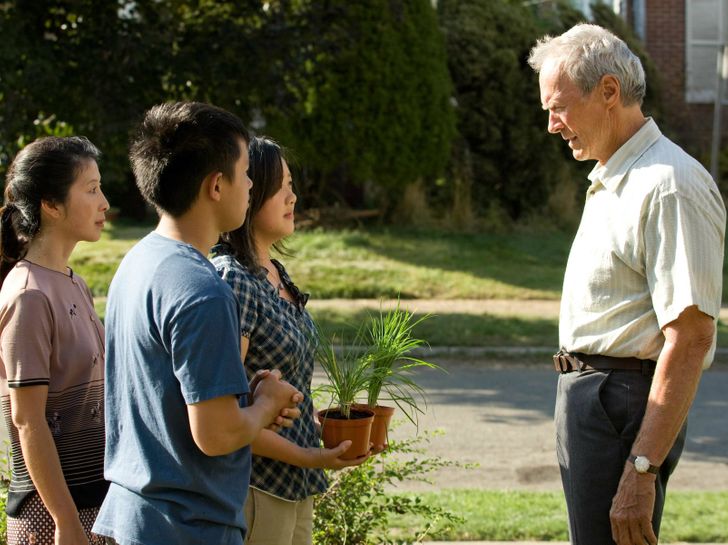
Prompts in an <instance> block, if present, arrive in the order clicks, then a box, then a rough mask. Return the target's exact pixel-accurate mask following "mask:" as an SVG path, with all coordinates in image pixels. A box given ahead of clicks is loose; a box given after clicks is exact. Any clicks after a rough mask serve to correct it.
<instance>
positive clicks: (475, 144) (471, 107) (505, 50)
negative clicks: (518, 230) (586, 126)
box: [438, 0, 564, 220]
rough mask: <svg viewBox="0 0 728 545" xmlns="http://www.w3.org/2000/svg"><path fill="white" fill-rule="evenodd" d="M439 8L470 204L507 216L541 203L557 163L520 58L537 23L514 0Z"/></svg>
mask: <svg viewBox="0 0 728 545" xmlns="http://www.w3.org/2000/svg"><path fill="white" fill-rule="evenodd" d="M438 9H439V15H440V22H441V25H442V28H443V31H444V33H445V37H446V44H447V52H448V65H449V68H450V74H451V77H452V80H453V83H454V85H455V96H456V99H457V104H458V108H457V109H458V130H459V132H460V134H461V136H462V138H463V141H462V145H463V146H465V147H466V149H467V153H463V154H461V156H460V157H456V160H459V161H463V160H466V161H470V163H471V164H470V166H469V167H467V168H465V169H464V170H466V171H468V172H471V173H472V174H471V176H472V194H473V199H474V200H475V202H476V206H477V207H478V208H479V209H480V212H481V213H482V212H484V211H486V210H487V209H488V208H490V207H493V206H494V205H495V206H496V207H499V208H501V209H503V210H504V211H505V212H506V213H507V214H508V216H509V217H510V218H511V219H513V220H518V219H522V218H523V217H525V216H526V215H527V214H528V213H530V212H532V211H534V210H542V209H543V208H544V205H545V203H546V202H547V200H548V194H549V191H550V190H551V189H552V188H553V186H554V185H555V184H556V183H557V182H558V181H559V176H561V175H563V165H564V157H563V152H562V151H561V150H560V149H559V148H558V144H559V142H558V141H557V140H556V139H555V138H553V136H551V135H549V134H548V133H547V131H546V115H545V114H544V113H543V112H542V111H541V105H540V98H539V90H538V78H537V77H536V75H535V74H534V73H533V71H532V70H531V68H530V67H529V66H528V65H527V63H526V59H527V57H528V53H529V51H530V48H531V47H532V46H533V44H534V43H535V41H536V39H537V38H538V37H539V36H541V35H542V34H543V28H542V27H540V26H539V24H538V20H537V19H536V17H535V16H534V15H533V13H532V12H531V11H530V10H529V9H528V8H526V7H524V6H523V3H522V2H520V1H516V0H441V1H440V2H439V3H438ZM460 168H461V169H463V167H460Z"/></svg>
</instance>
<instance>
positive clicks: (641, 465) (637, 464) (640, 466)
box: [634, 456, 650, 473]
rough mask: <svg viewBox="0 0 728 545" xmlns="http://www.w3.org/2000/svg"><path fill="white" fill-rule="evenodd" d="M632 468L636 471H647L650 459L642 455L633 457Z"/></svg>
mask: <svg viewBox="0 0 728 545" xmlns="http://www.w3.org/2000/svg"><path fill="white" fill-rule="evenodd" d="M634 468H635V469H636V470H637V473H647V470H648V469H650V461H649V460H648V459H647V458H646V457H644V456H637V458H635V459H634Z"/></svg>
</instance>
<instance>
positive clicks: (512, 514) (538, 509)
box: [392, 490, 728, 543]
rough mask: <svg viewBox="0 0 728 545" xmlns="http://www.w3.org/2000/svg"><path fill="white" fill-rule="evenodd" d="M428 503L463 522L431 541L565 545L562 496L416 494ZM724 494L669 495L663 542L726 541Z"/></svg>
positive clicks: (401, 531) (727, 501)
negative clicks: (556, 543) (552, 544)
mask: <svg viewBox="0 0 728 545" xmlns="http://www.w3.org/2000/svg"><path fill="white" fill-rule="evenodd" d="M418 496H421V497H422V498H423V500H424V501H425V502H427V503H431V504H434V505H438V506H441V507H444V508H446V509H448V510H450V511H453V512H455V513H457V514H459V515H460V516H462V517H463V519H464V520H465V522H464V523H463V524H462V525H460V526H458V527H457V528H452V529H444V530H436V531H435V532H434V533H433V534H431V535H430V536H429V539H432V540H445V541H456V540H463V541H475V540H486V541H510V540H536V541H568V535H567V527H566V508H565V504H564V500H563V496H562V494H561V493H560V492H513V491H492V490H439V491H437V492H429V493H418ZM726 505H728V492H671V493H669V494H668V497H667V502H666V504H665V514H664V516H663V519H662V520H663V523H662V529H661V532H660V542H661V543H673V542H677V541H685V542H689V543H705V542H714V543H724V542H728V509H726ZM392 522H393V529H392V533H393V536H394V535H396V536H397V537H401V538H404V539H407V538H411V537H412V536H414V535H416V533H417V530H418V529H421V527H422V524H423V521H421V520H417V519H414V518H406V517H397V518H395V519H394V520H393V521H392Z"/></svg>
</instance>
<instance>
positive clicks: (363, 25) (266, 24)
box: [0, 0, 659, 228]
mask: <svg viewBox="0 0 728 545" xmlns="http://www.w3.org/2000/svg"><path fill="white" fill-rule="evenodd" d="M526 5H528V6H531V7H525V6H526ZM594 13H595V15H596V17H597V20H598V22H599V23H601V24H604V25H605V26H610V27H613V28H614V29H615V31H617V32H618V33H620V34H624V35H628V34H629V31H628V29H627V27H626V26H625V25H623V24H622V21H621V19H619V18H618V17H616V16H614V15H613V14H612V15H610V13H609V11H608V10H607V9H598V8H597V9H595V11H594ZM582 18H583V17H582V16H581V14H580V13H579V12H577V11H574V10H573V9H571V8H569V7H568V6H567V4H566V2H564V1H563V0H553V1H550V2H542V3H535V4H534V3H525V2H522V1H520V0H440V1H439V2H438V3H437V8H436V9H435V8H433V6H432V3H431V2H430V0H371V1H368V2H359V1H357V2H351V1H347V0H328V1H326V2H315V1H314V0H270V1H263V0H235V1H232V0H229V1H224V0H196V1H193V0H134V1H131V0H117V1H116V2H112V1H107V0H35V1H33V2H29V1H25V0H8V1H4V2H2V3H0V32H2V35H3V38H4V39H3V41H2V44H0V62H1V63H2V66H3V70H2V73H0V174H3V173H4V170H5V169H6V168H7V164H8V162H9V161H10V159H11V158H12V156H13V155H14V154H15V153H16V152H17V150H18V149H20V148H21V147H22V146H23V145H25V144H26V143H28V142H29V141H31V140H32V139H33V138H36V137H38V136H42V135H46V134H61V135H63V134H74V133H75V134H85V135H87V136H88V137H89V138H91V140H92V141H94V142H95V143H96V144H97V145H98V146H99V147H100V148H101V149H102V151H103V152H104V154H105V157H104V161H103V163H102V165H101V168H102V174H103V176H104V184H105V188H106V189H107V192H108V193H109V197H110V200H111V202H112V204H114V205H116V206H117V207H120V208H121V209H122V213H123V214H124V215H127V216H142V215H144V214H145V207H144V206H143V205H142V202H141V200H140V198H139V195H138V192H137V190H136V188H135V186H134V184H133V179H132V177H131V174H130V172H129V168H128V163H127V159H126V154H127V142H128V139H129V136H130V133H131V131H132V130H133V129H134V126H135V125H136V124H137V123H138V121H139V120H140V119H141V116H142V115H143V113H144V111H145V110H146V109H147V108H149V107H150V106H151V105H152V104H155V103H158V102H161V101H166V100H202V101H208V102H212V103H215V104H217V105H219V106H221V107H224V108H227V109H230V110H232V111H234V112H235V113H237V114H238V115H239V116H240V117H241V118H242V119H243V120H244V121H245V122H246V123H248V124H249V125H250V126H251V127H252V128H253V129H254V130H255V131H256V132H258V133H267V134H270V135H272V136H274V137H276V138H278V139H279V140H280V141H281V142H282V143H283V144H284V145H286V146H288V147H290V148H292V149H293V150H294V152H295V155H296V157H297V163H298V164H299V167H300V168H299V172H298V176H297V178H298V180H297V181H298V185H299V192H301V193H302V198H301V200H300V201H299V202H300V203H302V204H303V206H304V208H305V207H306V206H309V207H312V206H317V207H320V206H330V205H332V204H335V203H338V204H340V205H342V206H350V207H355V208H378V209H380V210H381V211H383V212H384V214H383V216H382V217H383V218H384V219H385V221H386V220H399V222H403V221H404V222H411V223H417V222H418V221H419V222H422V221H425V220H426V219H431V218H433V217H434V218H435V220H437V221H440V220H449V222H450V224H452V225H453V226H455V227H465V228H472V227H477V226H480V227H483V226H485V227H488V226H492V225H494V224H495V226H498V225H501V226H502V225H504V224H505V225H508V224H510V223H512V222H514V221H517V222H521V221H523V220H525V219H529V218H532V217H534V216H536V217H537V216H539V215H541V216H545V217H549V218H555V223H556V224H557V225H564V224H565V225H572V224H573V222H574V220H575V218H577V217H578V212H579V207H580V202H581V196H580V194H581V191H580V190H579V189H578V184H579V182H580V180H582V179H583V175H584V168H581V167H583V165H578V164H576V163H575V162H574V161H573V160H572V159H571V158H570V157H569V156H568V150H567V148H566V147H565V146H563V145H562V143H561V142H560V141H559V140H558V139H557V138H555V137H553V136H550V135H548V134H547V133H546V130H545V127H546V118H545V114H544V113H543V112H542V111H541V107H540V103H539V97H538V83H537V78H536V76H535V74H533V72H532V71H531V69H530V68H529V67H528V66H527V64H526V57H527V55H528V51H529V49H530V47H531V46H532V45H533V43H534V42H535V41H536V39H537V38H538V37H540V36H542V35H543V34H545V33H547V32H548V33H559V32H561V31H563V30H564V29H566V28H568V27H569V26H571V25H572V24H573V23H575V22H577V21H579V20H581V19H582ZM625 37H626V39H627V38H629V39H628V41H629V43H630V44H631V45H633V46H634V47H635V48H637V49H638V51H639V52H640V53H641V52H642V49H641V47H640V46H639V43H638V42H637V41H635V40H634V38H633V37H631V36H625ZM643 56H644V55H643ZM645 60H646V62H647V61H648V60H647V59H646V57H645ZM650 66H651V65H649V63H648V77H649V78H653V77H655V78H656V74H655V71H654V70H652V69H651V68H650ZM648 88H649V89H651V90H653V89H657V87H656V86H654V85H652V81H650V85H649V86H648ZM648 102H649V105H650V106H651V107H652V106H655V108H654V111H655V112H658V113H659V107H658V104H659V101H658V99H657V93H656V92H655V93H653V94H651V95H650V97H648ZM535 150H537V151H538V152H537V153H534V151H535ZM403 203H404V204H408V203H409V208H410V213H403V208H402V205H403ZM433 211H434V212H433ZM488 219H490V223H488V221H487V220H488ZM484 222H485V223H484Z"/></svg>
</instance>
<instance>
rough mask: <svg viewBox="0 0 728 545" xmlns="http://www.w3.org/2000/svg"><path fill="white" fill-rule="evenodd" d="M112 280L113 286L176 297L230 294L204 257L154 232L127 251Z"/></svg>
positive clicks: (228, 295)
mask: <svg viewBox="0 0 728 545" xmlns="http://www.w3.org/2000/svg"><path fill="white" fill-rule="evenodd" d="M113 283H114V284H116V286H115V287H116V289H120V288H122V289H124V290H130V291H137V290H140V289H141V290H144V291H154V292H160V293H164V292H166V293H168V294H170V296H173V297H174V298H176V299H179V300H183V299H189V298H198V297H202V296H205V297H226V298H229V297H230V292H229V288H228V287H227V285H226V284H225V283H224V282H222V281H221V280H220V277H219V276H218V274H217V273H216V271H215V268H214V267H213V266H212V264H211V263H210V262H209V261H208V259H207V258H206V257H205V256H203V255H202V254H201V253H200V252H199V251H197V250H196V249H195V248H193V247H192V246H190V245H189V244H186V243H184V242H180V241H176V240H172V239H169V238H166V237H163V236H161V235H159V234H157V233H154V232H153V233H150V234H149V235H147V236H146V237H144V238H143V239H142V240H140V241H139V242H138V243H137V244H136V245H135V246H134V247H133V248H132V249H131V250H130V251H129V252H128V253H127V255H126V256H125V257H124V259H123V260H122V263H121V264H120V266H119V270H118V271H117V274H116V276H115V277H114V282H113Z"/></svg>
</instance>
